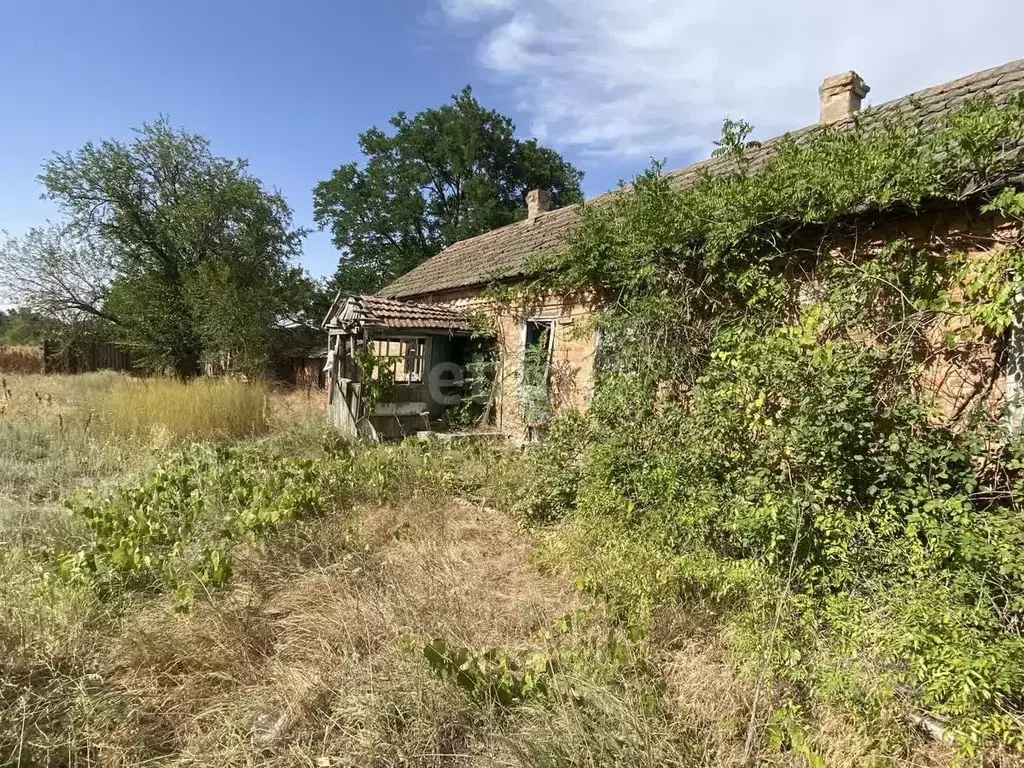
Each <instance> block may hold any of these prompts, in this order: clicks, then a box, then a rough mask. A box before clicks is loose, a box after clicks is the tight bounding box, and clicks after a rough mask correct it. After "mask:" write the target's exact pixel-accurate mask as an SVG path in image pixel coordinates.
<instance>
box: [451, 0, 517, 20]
mask: <svg viewBox="0 0 1024 768" xmlns="http://www.w3.org/2000/svg"><path fill="white" fill-rule="evenodd" d="M511 5H512V0H441V6H442V8H443V9H444V12H445V13H446V14H448V15H449V16H450V17H451V18H453V19H457V20H460V21H468V20H471V19H478V18H481V17H483V16H487V15H488V14H492V13H495V12H496V11H500V10H502V9H504V8H509V7H511Z"/></svg>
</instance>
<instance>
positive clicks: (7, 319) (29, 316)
mask: <svg viewBox="0 0 1024 768" xmlns="http://www.w3.org/2000/svg"><path fill="white" fill-rule="evenodd" d="M59 332H60V326H59V323H57V321H55V320H51V319H49V318H46V317H43V316H41V315H37V314H36V313H35V312H32V311H31V310H28V309H22V308H15V309H12V310H10V311H8V312H4V311H3V310H0V346H2V345H5V344H9V345H14V346H20V345H39V344H42V343H43V342H44V341H45V340H46V339H47V338H50V337H53V336H55V335H57V334H59Z"/></svg>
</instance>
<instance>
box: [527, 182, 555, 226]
mask: <svg viewBox="0 0 1024 768" xmlns="http://www.w3.org/2000/svg"><path fill="white" fill-rule="evenodd" d="M549 210H551V193H550V192H548V191H547V190H546V189H531V190H530V191H529V192H527V193H526V218H528V219H530V220H531V221H533V220H534V219H536V218H537V217H538V216H540V215H541V214H542V213H547V212H548V211H549Z"/></svg>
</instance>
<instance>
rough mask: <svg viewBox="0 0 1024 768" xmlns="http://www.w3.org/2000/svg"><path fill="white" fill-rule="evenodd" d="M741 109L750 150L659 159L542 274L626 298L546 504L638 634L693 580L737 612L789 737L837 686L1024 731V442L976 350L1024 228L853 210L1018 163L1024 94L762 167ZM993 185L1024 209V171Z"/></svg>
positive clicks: (743, 648)
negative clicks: (967, 226) (912, 231)
mask: <svg viewBox="0 0 1024 768" xmlns="http://www.w3.org/2000/svg"><path fill="white" fill-rule="evenodd" d="M865 122H866V123H870V116H868V117H866V118H865ZM728 127H730V128H731V131H727V132H726V133H725V134H724V135H723V143H722V152H723V153H724V154H726V155H729V156H730V157H732V159H733V161H734V169H733V172H731V173H724V174H721V175H718V176H715V177H713V178H712V177H708V178H705V179H702V180H701V181H699V182H698V183H697V184H695V185H693V186H691V187H688V188H685V189H682V190H675V189H673V188H672V186H671V185H670V183H669V181H668V179H666V178H665V177H662V176H661V175H660V174H659V172H658V170H657V169H655V170H654V171H652V172H651V173H649V174H647V175H645V176H643V177H641V178H640V179H639V180H638V181H637V183H636V184H635V186H634V188H633V190H632V191H631V193H630V194H628V195H622V196H619V197H618V198H616V199H615V200H614V201H613V202H611V203H609V204H607V205H604V206H601V207H595V208H590V209H588V210H587V211H586V212H585V215H584V219H583V224H582V226H581V227H580V229H579V230H578V232H577V233H576V234H575V235H574V237H573V242H572V244H571V246H570V248H569V249H567V250H566V251H565V252H563V253H559V254H554V255H553V256H552V257H550V258H549V259H548V260H547V261H545V262H544V263H542V264H540V265H539V266H540V267H541V268H542V269H544V270H546V271H544V272H542V275H541V277H540V278H538V282H537V283H535V284H534V285H532V286H530V287H528V288H527V289H525V290H527V291H537V290H580V291H587V290H590V291H592V290H597V291H598V292H605V293H607V294H609V295H611V296H614V297H615V299H616V300H615V301H614V302H610V303H609V305H608V309H607V310H605V311H604V312H602V313H601V316H600V318H599V321H598V323H599V326H600V328H601V331H602V336H601V338H602V350H601V354H600V355H599V365H598V383H597V388H596V393H595V396H594V400H593V402H592V403H591V406H590V408H589V410H588V413H587V415H586V416H585V417H580V416H576V415H574V416H570V417H567V418H564V419H562V420H558V419H556V420H555V422H554V423H552V424H551V436H552V440H551V442H550V443H549V444H548V446H546V447H545V448H544V449H541V450H540V451H537V452H536V453H535V454H534V455H533V457H532V460H533V461H534V463H535V470H536V472H537V476H538V481H537V483H536V484H535V485H534V486H533V487H532V488H531V489H530V493H529V494H528V497H527V498H526V499H525V500H524V501H523V503H522V509H523V511H524V513H525V515H526V517H527V519H528V520H530V521H532V522H534V523H550V522H552V521H562V523H561V526H560V527H559V528H558V529H556V531H555V532H554V533H549V534H545V541H546V542H547V547H546V548H547V550H548V552H549V554H551V553H553V556H552V559H553V560H557V559H559V557H560V559H562V560H563V561H568V562H570V563H571V564H572V568H573V570H574V572H575V573H576V575H577V579H578V582H579V583H580V585H581V586H582V587H583V588H585V589H587V590H589V591H591V592H593V593H594V594H598V595H600V596H601V597H603V598H604V599H605V600H606V602H607V603H608V605H609V606H610V607H611V608H612V610H613V614H614V615H616V616H617V617H619V618H620V619H621V620H623V621H624V622H626V623H627V624H628V625H629V626H630V627H631V628H633V629H634V631H638V632H642V631H644V630H645V629H648V628H650V627H651V626H652V623H653V622H655V621H656V619H657V615H658V613H659V611H660V610H661V609H663V608H665V607H666V606H674V605H678V604H682V605H685V606H686V607H687V609H688V610H691V611H702V610H703V611H707V612H708V614H709V615H714V616H718V617H720V619H721V620H722V621H724V622H726V623H727V624H728V625H729V626H730V628H731V631H730V632H729V633H728V634H729V636H730V637H732V638H733V648H734V651H735V653H736V659H737V662H738V664H739V666H740V667H741V668H742V669H745V670H746V671H747V673H748V674H749V675H750V677H751V679H752V680H762V681H763V680H765V674H766V673H768V674H767V681H766V682H764V684H765V685H767V686H768V687H769V688H770V689H771V690H772V694H773V695H772V701H774V702H776V704H779V703H780V702H781V704H780V709H779V712H780V713H781V714H779V717H778V718H777V723H776V725H777V726H778V727H777V728H776V731H775V733H776V735H777V736H779V737H778V738H777V739H775V741H774V742H773V741H772V739H771V738H770V739H769V743H776V745H777V746H779V748H782V745H784V744H785V745H788V747H787V748H791V749H797V748H798V746H799V745H800V744H803V745H804V746H805V747H806V739H805V738H804V735H803V731H801V728H802V726H801V725H800V724H799V720H800V719H801V718H803V717H805V716H806V713H807V712H810V711H811V710H813V708H814V704H815V702H816V701H818V700H827V701H832V702H835V703H839V704H841V705H842V706H845V707H847V708H848V710H849V711H851V712H853V713H854V714H856V715H858V716H860V717H862V718H864V722H865V723H880V722H893V721H894V720H895V719H898V718H897V717H896V716H895V714H894V713H895V712H897V711H902V710H906V709H916V710H923V711H924V712H927V713H929V714H931V715H934V716H937V717H940V718H942V719H945V720H947V721H948V722H949V723H950V725H951V729H952V731H953V732H954V733H956V734H957V736H958V745H959V749H960V750H961V751H962V752H963V753H965V754H971V753H973V752H974V751H975V750H977V749H979V748H981V747H982V746H983V745H984V744H985V743H986V742H987V740H989V739H996V740H999V741H1001V742H1002V743H1003V744H1004V745H1006V746H1008V747H1011V748H1014V749H1019V748H1021V746H1022V743H1024V741H1022V740H1024V709H1022V701H1021V695H1022V691H1024V641H1022V638H1021V632H1020V626H1019V624H1020V616H1021V615H1022V611H1024V485H1022V479H1021V472H1020V469H1021V468H1022V466H1024V465H1022V464H1021V462H1020V457H1021V455H1022V453H1021V451H1022V447H1021V445H1020V444H1019V443H1018V441H1017V439H1016V438H1015V437H1014V436H1013V435H1012V434H1011V433H1010V432H1009V431H1008V430H1007V429H1006V424H1005V423H1004V421H1003V419H1002V417H1001V416H1000V415H999V414H997V413H995V412H993V411H992V410H991V402H990V401H988V400H987V399H986V397H985V392H986V390H985V388H984V386H983V384H984V381H985V378H984V377H985V376H986V375H988V376H994V375H996V374H997V373H998V370H996V371H994V372H991V373H987V374H986V373H985V372H983V371H981V365H980V363H979V362H978V361H983V360H987V359H990V355H989V352H990V350H992V349H993V348H996V349H998V348H999V346H1000V343H1001V342H1000V337H1001V334H1004V333H1005V332H1006V330H1007V328H1009V327H1010V326H1011V324H1012V321H1013V318H1014V317H1015V316H1016V314H1018V313H1019V307H1018V298H1017V297H1018V296H1019V295H1020V293H1021V285H1020V278H1019V276H1020V275H1022V274H1024V270H1022V269H1021V267H1022V266H1024V264H1021V261H1022V259H1024V243H1022V242H1020V241H1019V240H1018V239H1017V237H1018V236H1017V235H1015V234H1013V233H1012V232H1011V233H1010V234H1008V235H1007V239H1006V242H1005V243H1003V247H1001V248H996V249H995V250H994V251H993V253H992V254H991V255H990V256H989V257H987V258H975V257H968V256H966V255H964V254H962V253H958V252H955V251H950V250H948V248H946V246H945V244H944V243H942V242H935V243H930V244H926V245H924V246H922V245H921V244H914V245H912V244H910V243H908V242H905V241H900V240H897V241H892V242H889V243H887V244H885V245H883V246H872V247H870V248H863V249H861V250H860V251H858V252H857V254H856V257H850V256H846V255H845V254H846V253H847V251H846V250H844V244H848V243H849V242H851V241H852V242H856V238H857V234H858V230H857V226H858V223H857V220H856V218H855V217H853V216H851V213H861V214H862V213H865V212H867V213H870V212H873V211H886V210H888V209H891V208H894V207H902V208H907V207H909V208H911V209H913V208H915V207H917V206H919V205H920V204H921V201H922V200H924V199H926V198H931V199H934V198H943V199H952V200H957V199H959V195H960V191H961V190H962V189H963V185H965V184H984V183H996V180H998V179H1001V178H1004V177H1005V174H1006V173H1008V172H1010V171H1012V170H1013V169H1017V168H1018V167H1019V165H1020V160H1019V157H1018V155H1019V153H1008V152H1006V151H1005V148H1006V147H1008V146H1011V147H1019V146H1020V145H1021V144H1022V143H1024V103H1021V102H1014V103H1012V104H1010V105H1008V106H1006V107H1004V108H996V107H995V106H993V105H992V104H991V103H988V102H978V103H974V104H970V105H968V106H967V107H964V108H963V109H961V110H960V111H958V112H957V113H956V114H954V115H953V116H951V117H950V118H949V119H948V120H947V121H946V122H945V123H943V124H941V125H933V126H923V125H917V124H910V123H907V122H900V121H896V122H892V123H889V124H884V125H878V124H875V125H874V126H873V127H872V129H871V130H867V129H865V128H864V127H863V126H859V125H855V126H854V128H853V129H852V130H849V131H840V130H836V129H833V128H823V129H820V130H819V131H818V132H816V133H815V134H814V135H813V136H812V137H811V138H810V139H809V140H807V141H805V142H803V143H797V142H796V141H794V140H790V139H784V140H783V141H782V143H781V145H780V146H779V147H778V148H777V151H776V152H775V154H774V155H773V156H772V158H771V159H769V160H768V162H767V164H766V165H765V167H764V168H763V169H762V170H761V171H759V173H757V174H750V173H747V171H746V164H745V158H746V145H745V143H744V139H745V132H744V131H740V132H739V133H737V132H736V129H737V125H736V124H732V125H731V126H728ZM985 210H986V211H989V212H998V213H999V214H1000V215H1001V216H1004V217H1008V218H1010V219H1015V220H1017V221H1018V222H1021V221H1024V195H1021V194H1020V193H1018V192H1016V190H1013V189H1010V190H1005V191H1002V192H1000V193H999V194H995V195H993V196H992V199H991V203H990V204H989V205H987V206H985ZM808 225H810V226H808ZM1017 231H1019V228H1018V230H1017ZM936 361H939V363H940V364H946V365H950V366H954V367H955V366H958V365H959V366H962V370H969V371H973V373H972V374H971V375H974V376H975V377H977V379H978V380H979V382H980V384H979V386H978V387H977V389H976V390H975V393H974V396H973V398H972V399H968V400H966V401H965V402H964V403H962V404H959V405H958V406H957V407H956V408H955V409H954V410H952V411H950V410H949V408H948V407H947V406H948V404H943V403H942V401H941V399H939V398H937V397H936V396H935V393H934V392H933V391H932V390H930V389H929V388H928V387H927V386H922V385H921V382H922V378H923V377H924V375H925V374H926V372H927V371H928V370H929V366H930V365H933V364H935V362H936ZM759 684H760V683H759ZM786 702H788V704H787V703H786ZM772 727H775V726H772ZM865 728H866V730H869V731H870V730H873V727H872V726H870V725H866V726H865ZM875 730H877V729H875ZM779 734H782V735H781V736H780V735H779ZM878 738H879V739H882V738H885V737H884V735H883V734H882V733H881V732H879V735H878ZM812 757H813V755H811V754H810V753H809V752H808V755H807V758H808V759H809V760H811V758H812ZM812 762H813V761H812Z"/></svg>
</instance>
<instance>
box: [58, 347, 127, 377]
mask: <svg viewBox="0 0 1024 768" xmlns="http://www.w3.org/2000/svg"><path fill="white" fill-rule="evenodd" d="M102 370H111V371H130V370H132V356H131V353H130V352H129V351H128V350H127V349H124V348H123V347H119V346H117V345H116V344H111V343H110V342H108V341H77V342H71V343H70V344H62V343H57V342H54V341H46V342H43V372H44V373H88V372H90V371H102Z"/></svg>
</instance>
